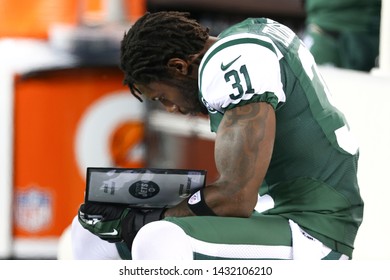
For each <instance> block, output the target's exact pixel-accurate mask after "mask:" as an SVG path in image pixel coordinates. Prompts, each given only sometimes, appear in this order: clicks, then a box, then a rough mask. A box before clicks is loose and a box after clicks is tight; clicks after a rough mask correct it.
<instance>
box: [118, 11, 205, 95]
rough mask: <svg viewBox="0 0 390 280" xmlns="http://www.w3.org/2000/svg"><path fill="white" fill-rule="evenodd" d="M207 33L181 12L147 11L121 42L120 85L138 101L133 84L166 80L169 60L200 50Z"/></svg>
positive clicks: (137, 93)
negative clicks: (121, 83) (121, 77)
mask: <svg viewBox="0 0 390 280" xmlns="http://www.w3.org/2000/svg"><path fill="white" fill-rule="evenodd" d="M208 32H209V30H208V28H205V27H203V26H201V25H200V24H199V23H198V22H197V21H196V20H194V19H191V18H190V14H189V13H185V12H175V11H168V12H165V11H164V12H155V13H149V12H147V13H146V14H145V15H143V16H142V17H141V18H139V19H138V20H137V21H136V22H135V23H134V25H133V26H131V27H130V29H129V30H128V32H127V33H125V35H124V37H123V40H122V42H121V58H120V68H121V69H122V71H123V72H124V74H125V78H124V81H123V83H124V84H125V85H127V86H128V87H129V88H130V91H131V93H132V94H133V95H134V96H135V97H137V98H138V99H139V100H140V101H142V99H141V98H140V96H139V94H141V92H140V91H139V90H138V89H137V88H136V87H135V85H134V84H135V83H140V84H148V83H150V82H152V81H169V79H170V78H171V77H170V73H169V71H168V68H167V63H168V61H169V59H171V58H173V57H177V58H181V59H184V60H187V59H188V58H189V56H190V55H193V54H197V53H199V52H201V51H202V49H203V48H204V45H205V43H206V40H207V39H208V38H209V33H208Z"/></svg>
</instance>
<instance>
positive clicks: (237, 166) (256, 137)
mask: <svg viewBox="0 0 390 280" xmlns="http://www.w3.org/2000/svg"><path fill="white" fill-rule="evenodd" d="M268 111H269V107H268V106H260V104H259V103H253V104H247V105H244V106H240V107H237V108H234V109H232V110H228V111H227V112H226V113H225V115H224V118H223V121H222V123H221V125H220V128H219V131H218V133H219V136H218V139H217V141H218V143H217V145H216V164H217V168H218V170H219V171H220V172H221V173H222V174H229V177H228V180H235V181H236V182H237V183H236V185H237V187H239V186H240V185H243V184H244V185H245V184H246V183H248V182H249V181H250V180H251V179H252V178H253V176H254V174H255V173H256V172H258V170H257V165H256V161H257V160H259V159H258V155H259V149H260V145H261V143H260V142H261V141H262V140H263V138H264V134H265V129H266V118H267V115H268Z"/></svg>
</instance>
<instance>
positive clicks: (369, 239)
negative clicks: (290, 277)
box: [320, 67, 390, 260]
mask: <svg viewBox="0 0 390 280" xmlns="http://www.w3.org/2000/svg"><path fill="white" fill-rule="evenodd" d="M320 71H321V73H322V75H323V77H324V79H325V81H326V83H327V85H328V87H329V89H330V90H331V92H332V95H333V98H334V101H335V102H336V105H337V107H338V108H339V109H340V110H341V111H343V113H344V114H345V116H346V117H347V120H348V122H349V124H350V128H351V131H352V132H353V133H354V134H355V136H356V137H357V138H358V142H359V144H360V160H359V169H358V179H359V184H360V191H361V195H362V197H363V200H364V202H365V208H364V218H363V223H362V225H361V227H360V230H359V232H358V235H357V238H356V242H355V251H354V255H353V259H355V260H390V218H389V213H390V179H389V177H388V175H389V174H390V162H389V160H390V109H389V104H390V75H389V76H375V75H373V74H366V73H362V72H357V71H350V70H342V69H335V68H327V67H322V68H321V67H320Z"/></svg>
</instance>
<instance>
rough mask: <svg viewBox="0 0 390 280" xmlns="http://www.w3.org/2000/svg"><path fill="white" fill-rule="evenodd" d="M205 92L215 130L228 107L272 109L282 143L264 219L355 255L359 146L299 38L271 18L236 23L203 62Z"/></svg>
mask: <svg viewBox="0 0 390 280" xmlns="http://www.w3.org/2000/svg"><path fill="white" fill-rule="evenodd" d="M199 90H200V99H201V100H202V102H203V104H204V105H205V106H206V107H207V108H208V111H209V116H210V125H211V130H212V131H217V130H218V126H219V123H220V121H221V119H222V117H223V115H224V113H225V112H226V111H227V110H229V109H232V108H234V107H237V106H242V105H245V104H248V103H252V102H267V103H269V104H271V105H272V106H273V108H274V109H275V112H276V139H275V143H274V150H273V155H272V159H271V163H270V166H269V169H268V171H267V174H266V178H265V182H264V183H263V186H262V187H261V188H260V194H261V195H263V194H268V195H270V196H271V197H272V198H273V200H274V202H275V204H274V207H273V208H272V209H269V210H267V211H266V212H264V214H266V215H271V214H277V215H282V216H284V217H286V218H288V219H292V220H293V221H295V222H296V223H298V224H299V225H300V226H301V227H303V228H304V229H305V230H307V231H308V232H309V233H310V234H311V235H313V236H314V237H316V238H318V239H319V240H321V241H322V242H323V243H324V244H325V245H328V246H331V247H333V248H334V247H338V246H339V247H340V248H336V249H338V250H339V251H341V252H343V253H347V254H348V255H350V253H351V251H352V248H353V243H354V240H355V237H356V234H357V230H358V228H359V226H360V224H361V221H362V216H363V201H362V199H361V197H360V194H359V187H358V182H357V161H358V146H357V144H356V141H354V138H353V137H352V136H351V134H350V131H349V127H348V124H347V122H346V120H345V117H344V115H343V114H342V113H341V112H340V111H339V110H338V109H337V108H336V107H335V106H334V105H333V104H332V99H331V96H330V93H329V91H328V89H327V87H326V85H325V83H324V81H323V79H322V77H321V75H320V74H319V72H318V69H317V66H316V64H315V63H314V59H313V57H312V55H311V54H310V52H309V51H308V50H307V49H306V48H305V47H304V45H303V44H302V42H301V40H300V39H299V38H298V37H297V36H296V34H294V33H293V32H292V31H291V30H290V29H289V28H288V27H286V26H283V25H281V24H279V23H277V22H275V21H272V20H270V19H265V18H259V19H247V20H245V21H243V22H241V23H239V24H236V25H234V26H232V27H231V28H229V29H227V30H226V31H224V32H223V33H221V34H220V36H219V40H218V41H217V42H216V43H215V44H214V45H213V46H212V47H211V48H210V49H209V50H208V51H207V53H206V54H205V56H204V57H203V59H202V62H201V64H200V68H199ZM335 241H336V243H337V244H339V245H338V246H335V245H334V243H335ZM332 243H333V244H332ZM341 247H342V248H341Z"/></svg>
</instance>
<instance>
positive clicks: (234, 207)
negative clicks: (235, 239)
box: [166, 103, 275, 217]
mask: <svg viewBox="0 0 390 280" xmlns="http://www.w3.org/2000/svg"><path fill="white" fill-rule="evenodd" d="M274 134H275V118H274V112H273V110H272V108H271V107H270V105H268V104H266V103H262V104H260V103H255V104H248V105H245V106H242V107H238V108H235V109H233V110H229V111H228V112H227V113H226V114H225V116H224V119H223V120H222V122H221V125H220V127H219V130H218V134H217V138H216V143H215V158H216V166H217V170H218V171H219V173H220V178H219V179H218V180H217V181H216V182H214V183H212V184H210V185H208V186H207V187H206V188H205V189H204V190H203V200H204V202H205V204H206V206H207V207H208V208H210V209H211V211H212V212H214V213H215V214H216V215H218V216H229V217H248V216H250V215H251V214H252V211H253V209H254V207H255V205H256V202H257V193H258V190H259V187H260V185H261V183H262V181H263V179H264V176H265V173H266V171H267V168H268V165H269V161H270V158H271V154H272V148H273V141H274ZM206 212H207V211H206ZM195 214H196V213H195ZM166 215H167V216H191V215H194V213H193V211H191V210H190V208H189V207H188V205H187V201H184V202H183V203H181V204H179V205H178V206H176V207H174V208H172V209H169V210H168V211H167V213H166Z"/></svg>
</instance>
